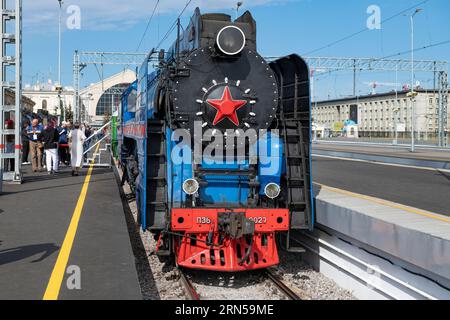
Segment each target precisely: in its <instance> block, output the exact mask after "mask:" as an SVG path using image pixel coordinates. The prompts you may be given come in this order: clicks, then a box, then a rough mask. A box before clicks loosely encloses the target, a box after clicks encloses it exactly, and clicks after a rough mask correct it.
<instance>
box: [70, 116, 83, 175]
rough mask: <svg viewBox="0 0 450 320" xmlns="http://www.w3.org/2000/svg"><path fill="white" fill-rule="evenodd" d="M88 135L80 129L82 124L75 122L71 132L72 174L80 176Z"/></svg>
mask: <svg viewBox="0 0 450 320" xmlns="http://www.w3.org/2000/svg"><path fill="white" fill-rule="evenodd" d="M85 140H86V136H85V135H84V133H83V131H81V130H80V124H79V123H75V124H74V126H73V129H72V131H70V133H69V145H70V158H71V164H72V175H73V176H78V175H79V172H80V168H81V165H82V161H83V144H84V141H85Z"/></svg>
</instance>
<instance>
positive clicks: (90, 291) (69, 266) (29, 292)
mask: <svg viewBox="0 0 450 320" xmlns="http://www.w3.org/2000/svg"><path fill="white" fill-rule="evenodd" d="M24 169H25V172H24V183H23V184H21V185H8V184H5V185H4V186H3V193H2V194H1V195H0V288H1V290H0V300H3V299H6V300H10V299H20V300H22V299H26V300H40V299H46V300H56V299H61V300H71V299H77V300H82V299H90V300H92V299H121V300H124V299H142V294H141V289H140V285H139V281H138V275H137V271H136V267H135V259H134V255H133V251H132V247H131V244H130V238H129V235H128V228H127V225H126V220H125V215H124V210H123V206H122V200H121V197H120V193H119V188H118V184H117V182H116V177H115V175H114V172H113V171H112V169H110V168H92V167H90V168H85V169H83V171H82V173H81V174H80V176H78V177H72V176H71V170H70V168H64V167H63V170H62V171H60V173H58V174H57V175H47V173H46V172H42V173H30V168H29V167H25V168H24Z"/></svg>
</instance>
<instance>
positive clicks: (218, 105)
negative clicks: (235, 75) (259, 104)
mask: <svg viewBox="0 0 450 320" xmlns="http://www.w3.org/2000/svg"><path fill="white" fill-rule="evenodd" d="M206 102H208V103H209V105H210V106H211V107H213V108H214V109H216V110H217V113H216V117H215V118H214V121H213V125H216V124H218V123H219V122H220V121H222V120H223V119H225V118H228V119H230V120H231V122H233V123H234V124H235V125H236V126H239V119H238V117H237V113H236V111H238V110H239V109H240V108H242V107H243V106H244V105H246V104H247V100H233V97H232V96H231V92H230V88H229V87H228V86H226V87H225V90H224V91H223V94H222V98H221V99H220V100H211V99H208V100H206Z"/></svg>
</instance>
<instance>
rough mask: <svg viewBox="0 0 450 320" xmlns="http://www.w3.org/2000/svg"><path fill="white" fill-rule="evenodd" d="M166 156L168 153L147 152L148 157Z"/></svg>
mask: <svg viewBox="0 0 450 320" xmlns="http://www.w3.org/2000/svg"><path fill="white" fill-rule="evenodd" d="M166 156H167V155H166V154H165V153H148V154H147V157H152V158H155V157H162V158H165V157H166Z"/></svg>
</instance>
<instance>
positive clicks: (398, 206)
mask: <svg viewBox="0 0 450 320" xmlns="http://www.w3.org/2000/svg"><path fill="white" fill-rule="evenodd" d="M314 184H316V185H318V186H320V187H321V188H323V189H324V190H328V191H332V192H336V193H340V194H343V195H347V196H350V197H355V198H359V199H364V200H368V201H371V202H374V203H377V204H381V205H384V206H388V207H391V208H395V209H399V210H403V211H406V212H409V213H413V214H417V215H421V216H424V217H427V218H431V219H435V220H440V221H444V222H450V218H447V217H445V215H443V214H441V213H434V212H433V213H429V212H426V211H423V210H420V209H416V208H413V207H409V206H405V205H402V204H399V203H395V202H392V201H388V200H383V199H380V198H375V197H371V196H366V195H363V194H359V193H354V192H350V191H347V190H342V189H338V188H333V187H330V186H326V185H323V184H320V183H316V182H314Z"/></svg>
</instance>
